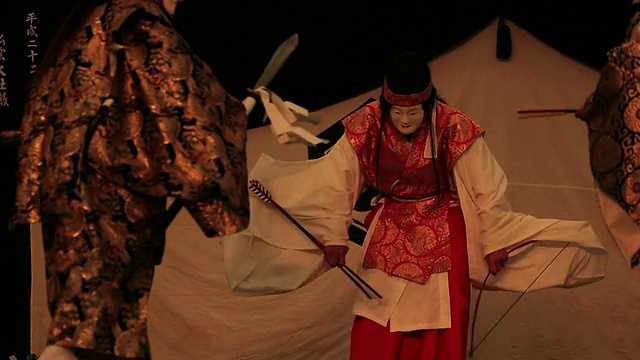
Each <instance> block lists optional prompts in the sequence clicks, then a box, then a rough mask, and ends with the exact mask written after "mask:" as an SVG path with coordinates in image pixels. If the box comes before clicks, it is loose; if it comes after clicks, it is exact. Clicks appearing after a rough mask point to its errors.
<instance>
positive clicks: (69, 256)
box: [14, 0, 249, 358]
mask: <svg viewBox="0 0 640 360" xmlns="http://www.w3.org/2000/svg"><path fill="white" fill-rule="evenodd" d="M111 102H113V103H112V104H110V103H111ZM108 105H110V106H108ZM246 125H247V115H246V113H245V110H244V108H243V106H242V104H241V102H239V101H238V100H237V99H235V98H233V97H232V96H230V95H229V94H227V93H226V91H225V90H224V88H223V87H222V85H221V84H220V82H219V81H218V79H217V78H216V77H215V75H214V74H213V72H212V71H211V69H210V68H209V67H208V66H207V65H206V64H204V63H203V62H202V61H201V60H200V59H199V58H197V57H196V56H195V55H194V54H192V52H191V50H190V48H189V46H188V45H187V44H186V43H185V41H184V40H183V39H182V37H181V36H180V35H179V34H178V33H177V32H176V31H175V29H174V28H173V27H172V26H171V23H170V21H169V19H168V18H167V17H166V16H165V13H164V12H163V11H162V10H161V8H160V7H159V6H158V5H157V4H156V3H155V2H153V1H144V0H137V1H134V0H108V1H106V3H105V4H104V5H102V6H100V7H98V8H97V9H96V10H95V11H94V13H93V14H92V15H91V16H90V17H89V18H88V19H87V21H86V23H85V26H84V27H82V29H81V30H80V31H79V32H77V33H76V34H75V36H74V37H73V38H72V39H70V40H69V41H67V43H66V45H65V46H64V48H63V50H62V52H60V54H59V56H58V58H57V63H56V65H55V66H53V67H52V68H51V69H50V70H49V72H48V73H47V74H46V75H45V76H44V77H43V79H42V81H41V82H40V83H39V86H38V87H37V88H35V89H34V91H32V93H31V94H30V97H29V99H28V102H27V106H26V109H25V117H24V119H23V122H22V126H21V129H20V132H21V134H23V139H22V143H21V145H20V150H19V159H18V179H17V181H18V188H17V195H16V207H17V215H16V217H15V219H14V222H15V223H30V222H31V223H33V222H42V228H43V238H44V247H45V261H46V276H47V291H48V297H49V299H48V300H49V307H50V311H51V315H52V317H53V321H52V324H51V329H50V333H49V343H55V344H58V345H65V346H71V347H77V348H83V349H89V350H95V351H96V352H98V353H103V354H115V355H118V356H122V357H127V358H148V357H149V346H148V341H147V332H146V319H147V301H148V297H149V291H150V289H151V282H152V278H153V270H154V266H155V264H156V263H157V262H158V261H159V258H160V256H161V253H162V249H163V246H164V233H163V232H162V231H157V230H158V229H162V226H161V224H158V223H157V220H158V219H160V218H161V217H162V215H163V214H164V213H165V209H166V203H167V201H166V200H167V197H176V198H178V199H181V201H182V202H184V204H185V207H186V209H187V210H188V211H189V212H190V213H191V214H192V215H193V217H194V219H195V220H196V222H197V223H198V224H199V226H200V227H201V228H202V230H203V231H204V232H205V233H206V234H207V235H208V236H211V237H213V236H222V235H227V234H231V233H234V232H237V231H240V230H243V229H245V228H246V227H247V225H248V222H249V200H248V191H247V168H246V152H245V146H246Z"/></svg>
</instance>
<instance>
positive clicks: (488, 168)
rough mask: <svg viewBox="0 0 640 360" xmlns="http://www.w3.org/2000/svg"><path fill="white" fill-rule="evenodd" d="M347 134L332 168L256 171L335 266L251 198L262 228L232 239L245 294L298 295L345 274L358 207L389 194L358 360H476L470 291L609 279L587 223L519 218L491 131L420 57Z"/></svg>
mask: <svg viewBox="0 0 640 360" xmlns="http://www.w3.org/2000/svg"><path fill="white" fill-rule="evenodd" d="M344 127H345V134H344V135H343V136H342V138H341V139H340V140H339V141H338V142H337V143H336V144H335V145H334V147H333V148H331V150H330V151H329V152H328V154H327V155H325V156H324V157H323V158H320V159H316V160H309V161H300V162H284V161H278V160H274V159H271V158H269V157H268V156H266V155H263V156H262V157H261V158H260V159H259V160H258V162H257V164H256V166H255V167H254V168H253V169H252V171H251V173H250V178H252V179H256V180H258V181H260V182H261V184H263V185H264V186H265V188H266V189H267V190H268V191H270V193H271V195H272V196H273V199H274V200H275V201H277V202H278V204H280V206H282V207H283V208H284V209H285V210H286V211H287V212H288V213H289V214H290V215H291V216H292V217H294V218H295V219H296V220H299V222H300V224H301V225H303V226H304V227H305V228H307V229H308V231H309V232H310V233H312V234H313V235H314V236H315V237H317V238H318V239H319V240H320V241H322V242H323V243H324V245H325V251H324V254H323V253H322V252H321V251H315V252H314V251H313V249H312V246H313V245H312V244H311V245H309V244H310V241H309V240H308V239H306V238H305V236H304V235H302V234H298V235H296V234H295V231H294V230H295V228H294V227H292V226H289V227H287V226H286V224H284V223H283V222H282V221H285V222H286V219H285V220H282V219H283V215H282V214H281V213H279V212H278V211H277V210H273V209H269V208H268V205H265V204H263V203H262V202H260V200H257V199H256V198H255V197H250V203H251V213H252V218H251V223H250V225H249V228H248V229H247V230H246V231H243V232H240V233H238V234H234V235H230V236H228V237H226V239H225V256H226V257H225V270H226V273H227V279H228V281H229V284H230V286H231V288H232V289H233V291H234V292H236V293H238V294H248V295H260V294H269V293H277V292H287V291H292V290H295V289H296V288H299V287H301V286H304V285H305V284H307V283H308V282H309V281H312V280H313V279H315V278H317V277H318V276H320V275H321V274H322V273H323V272H324V271H326V269H327V268H330V266H336V265H340V264H344V263H345V254H346V253H347V249H348V247H347V245H348V227H349V224H350V222H351V221H352V209H353V206H354V204H355V203H356V200H357V199H358V196H359V195H360V193H361V192H362V190H363V189H364V188H366V187H367V186H368V185H371V186H374V187H376V188H377V190H378V192H379V194H380V196H379V203H378V204H377V206H376V208H375V209H374V210H373V211H371V212H370V213H369V215H368V217H367V221H366V223H367V225H368V232H367V237H366V239H365V243H364V245H363V251H364V253H363V254H364V257H363V260H362V268H361V269H360V273H361V276H362V278H363V279H364V280H366V281H367V282H368V283H369V284H370V285H372V286H373V288H375V289H376V290H377V291H378V292H379V293H380V294H381V295H382V297H383V299H373V300H371V299H369V298H367V297H365V296H364V295H363V294H361V293H360V294H359V295H358V296H357V298H356V300H355V304H354V314H355V319H354V322H353V329H352V337H351V358H352V359H354V360H359V359H447V360H452V359H466V349H467V332H468V331H467V330H468V324H469V301H470V286H471V283H473V284H475V285H480V284H482V283H483V281H484V279H485V277H486V276H487V274H488V272H491V273H492V274H495V276H492V277H490V278H489V281H488V282H487V288H490V289H492V290H508V291H524V290H525V289H528V290H537V289H544V288H550V287H566V288H569V287H575V286H582V285H586V284H591V283H593V282H596V281H598V280H601V279H602V278H603V277H604V274H605V269H606V264H607V252H606V250H605V248H604V247H603V245H602V244H601V242H600V240H599V239H598V237H597V236H596V235H595V233H594V232H593V229H592V228H591V226H590V225H589V224H588V223H587V222H585V221H568V220H557V219H538V218H535V217H532V216H529V215H525V214H521V213H516V212H514V211H512V210H511V208H510V205H509V202H508V201H507V200H506V197H505V191H506V187H507V180H506V177H505V175H504V173H503V171H502V169H501V168H500V166H499V165H498V164H497V162H496V160H495V158H494V157H493V156H492V154H491V152H490V150H489V148H488V146H487V144H486V143H485V141H484V139H483V135H484V130H483V129H482V128H481V127H480V126H479V125H478V124H476V123H475V122H474V121H473V120H471V119H470V118H469V117H468V116H466V115H465V114H463V113H461V112H460V111H458V110H456V109H455V108H453V107H452V106H450V105H448V104H446V103H445V102H444V101H443V100H442V99H440V98H439V97H438V94H437V91H436V89H435V87H434V86H433V84H432V83H431V74H430V70H429V67H428V65H427V63H426V62H425V61H424V60H423V59H421V57H420V56H418V55H417V54H415V53H405V54H402V55H400V56H399V57H397V58H396V59H395V61H394V62H393V63H392V65H391V67H390V70H389V72H388V73H387V75H386V77H385V81H384V84H383V91H382V94H381V96H380V98H379V99H377V100H375V101H373V102H371V103H369V104H367V105H365V106H364V107H362V108H361V109H359V110H357V111H356V112H354V113H353V114H351V115H350V116H348V117H347V118H346V119H345V120H344ZM292 189H295V191H292ZM291 228H293V229H294V230H291ZM565 244H566V246H563V245H565ZM514 249H517V250H514ZM311 254H315V257H316V258H324V259H325V260H326V263H327V264H328V265H327V266H324V267H322V266H320V265H319V264H318V263H317V262H316V261H315V260H313V256H312V255H311ZM554 259H555V260H554ZM551 262H552V264H551V265H549V264H550V263H551ZM547 267H548V269H547V271H544V272H543V270H544V269H545V268H547ZM541 272H542V275H541V276H540V277H539V278H537V280H535V281H534V279H536V277H537V276H538V274H540V273H541ZM291 274H297V276H294V275H291Z"/></svg>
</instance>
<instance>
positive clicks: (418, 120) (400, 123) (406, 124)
mask: <svg viewBox="0 0 640 360" xmlns="http://www.w3.org/2000/svg"><path fill="white" fill-rule="evenodd" d="M390 117H391V122H392V123H393V125H395V126H396V129H398V131H399V132H400V133H401V134H403V135H411V134H413V133H414V132H415V131H416V130H418V128H419V127H420V125H422V120H423V119H424V109H422V105H416V106H396V105H393V106H391V112H390Z"/></svg>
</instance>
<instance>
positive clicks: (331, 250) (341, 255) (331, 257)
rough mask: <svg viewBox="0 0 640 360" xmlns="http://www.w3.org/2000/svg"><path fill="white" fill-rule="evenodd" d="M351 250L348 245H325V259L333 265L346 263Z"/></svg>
mask: <svg viewBox="0 0 640 360" xmlns="http://www.w3.org/2000/svg"><path fill="white" fill-rule="evenodd" d="M348 251H349V247H348V246H343V245H329V246H325V247H324V260H325V261H326V262H327V264H329V265H330V266H331V267H336V266H342V265H346V264H347V261H346V259H345V258H346V256H347V252H348Z"/></svg>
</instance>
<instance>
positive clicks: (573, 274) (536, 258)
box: [454, 138, 608, 291]
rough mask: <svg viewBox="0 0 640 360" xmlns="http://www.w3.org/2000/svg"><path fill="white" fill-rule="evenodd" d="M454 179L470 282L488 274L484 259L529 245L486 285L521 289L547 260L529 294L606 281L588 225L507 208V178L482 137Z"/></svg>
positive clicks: (603, 256)
mask: <svg viewBox="0 0 640 360" xmlns="http://www.w3.org/2000/svg"><path fill="white" fill-rule="evenodd" d="M454 176H455V181H456V186H457V188H458V194H459V196H460V202H461V206H462V209H463V213H464V218H465V224H466V227H467V247H468V250H469V265H470V273H471V274H470V275H471V278H472V281H473V282H474V283H476V284H477V283H478V282H479V283H482V280H483V279H484V277H485V276H486V274H487V270H488V269H487V266H486V263H485V261H484V256H486V255H487V254H489V253H492V252H494V251H497V250H500V249H508V250H510V249H514V248H515V247H517V246H518V245H520V244H523V243H529V242H531V243H530V244H529V245H526V246H522V247H520V248H518V249H517V250H515V251H513V252H511V253H510V255H509V261H508V262H507V266H506V267H505V269H504V270H503V271H501V272H500V274H498V276H496V277H492V278H491V279H490V281H489V283H488V284H487V285H488V286H491V287H495V288H500V289H505V290H515V291H523V290H524V289H525V288H526V287H527V286H528V285H529V284H530V283H531V279H533V278H535V277H536V276H537V274H539V273H540V272H542V271H545V270H544V269H545V267H546V266H547V265H548V264H550V263H551V262H553V263H554V267H552V268H550V269H549V271H547V272H546V273H545V276H542V277H541V278H540V279H538V280H537V281H536V283H535V285H534V286H533V287H531V288H530V289H531V290H533V289H540V288H548V287H555V286H562V287H571V286H580V285H585V284H589V283H592V282H594V281H598V280H600V279H602V278H603V277H604V273H605V269H606V265H607V258H608V257H607V251H606V250H605V248H604V246H603V245H602V243H601V241H600V239H599V238H598V237H597V235H596V234H595V232H594V231H593V229H592V227H591V225H590V224H589V223H588V222H587V221H573V220H560V219H541V218H536V217H534V216H531V215H527V214H523V213H518V212H514V211H513V210H512V209H511V205H510V203H509V201H508V199H507V197H506V190H507V185H508V181H507V177H506V175H505V173H504V171H503V170H502V168H501V167H500V165H499V164H498V162H497V161H496V159H495V158H494V156H493V154H492V153H491V151H490V149H489V147H488V146H487V144H486V142H485V141H484V139H483V138H479V139H478V140H476V141H475V142H474V143H473V144H472V145H471V146H470V147H469V149H467V151H466V152H465V153H464V154H463V155H462V156H461V157H460V158H459V159H458V162H457V163H456V165H455V167H454Z"/></svg>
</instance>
